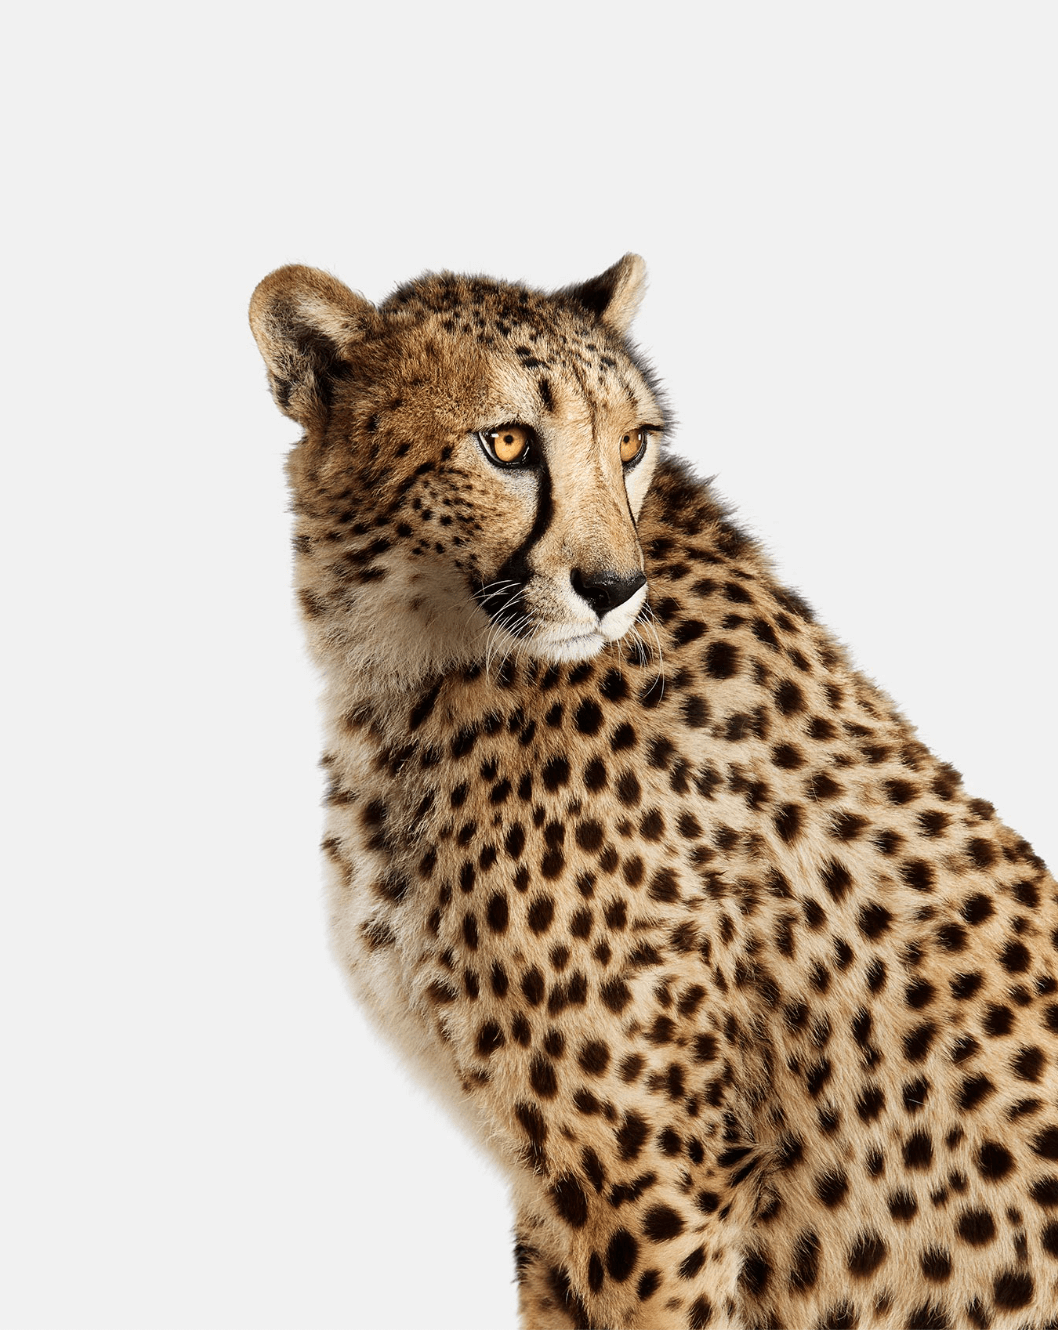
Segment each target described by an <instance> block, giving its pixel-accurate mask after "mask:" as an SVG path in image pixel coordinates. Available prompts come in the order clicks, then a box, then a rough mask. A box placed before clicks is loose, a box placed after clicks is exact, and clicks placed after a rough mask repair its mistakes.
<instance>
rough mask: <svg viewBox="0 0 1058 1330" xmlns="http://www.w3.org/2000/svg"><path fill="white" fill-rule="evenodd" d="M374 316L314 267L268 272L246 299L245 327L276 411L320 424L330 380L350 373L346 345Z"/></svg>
mask: <svg viewBox="0 0 1058 1330" xmlns="http://www.w3.org/2000/svg"><path fill="white" fill-rule="evenodd" d="M377 318H378V313H377V311H376V309H375V307H374V305H372V304H371V303H370V301H368V300H365V299H364V297H363V296H360V295H357V294H356V292H355V291H350V290H349V288H348V287H347V286H345V285H343V284H342V283H341V282H339V281H338V280H337V278H334V277H331V276H330V275H329V274H328V273H325V272H320V270H319V269H318V268H305V267H302V266H301V265H300V264H290V265H289V266H287V267H285V268H277V269H276V271H275V272H273V273H269V275H268V276H267V277H266V278H265V279H264V281H263V282H261V283H260V284H259V286H258V287H257V290H256V291H254V293H253V296H252V298H251V300H250V328H251V329H252V331H253V335H254V337H255V339H256V341H257V345H258V346H259V347H260V350H261V355H262V356H264V362H265V365H266V366H267V368H268V380H269V383H270V384H271V388H272V396H273V397H274V398H275V400H276V405H277V406H278V407H279V409H280V411H282V412H283V413H284V415H288V416H290V417H291V418H292V419H293V420H296V421H297V422H298V424H299V425H302V426H303V427H304V428H306V429H308V428H310V427H311V426H313V425H319V424H321V423H322V421H323V420H324V419H325V417H326V414H327V410H328V408H329V406H330V402H331V397H332V394H333V389H334V384H335V382H336V381H337V380H339V379H343V378H348V376H349V374H350V373H351V369H352V367H351V365H350V364H349V360H348V351H349V349H350V347H351V346H352V345H353V344H354V343H355V342H357V341H358V340H359V339H360V338H362V337H363V335H364V333H365V332H366V331H367V330H368V329H369V328H370V327H371V326H372V325H373V324H374V322H375V321H376V320H377Z"/></svg>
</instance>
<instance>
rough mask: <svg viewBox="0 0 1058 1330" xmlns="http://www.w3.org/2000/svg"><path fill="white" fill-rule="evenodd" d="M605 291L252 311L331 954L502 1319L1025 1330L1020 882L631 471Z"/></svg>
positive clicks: (286, 275)
mask: <svg viewBox="0 0 1058 1330" xmlns="http://www.w3.org/2000/svg"><path fill="white" fill-rule="evenodd" d="M641 283H642V265H641V261H640V260H638V259H636V258H635V257H634V256H628V257H626V258H625V259H623V260H622V261H621V262H620V263H619V264H617V265H615V267H614V268H612V269H610V270H609V271H608V272H607V273H604V274H603V275H602V276H601V277H599V278H596V279H594V280H593V281H591V282H588V283H585V284H584V285H583V286H580V287H573V288H569V289H567V290H565V291H560V292H557V293H554V294H550V295H545V294H541V293H539V292H535V291H530V290H527V289H524V288H522V287H518V286H511V285H506V284H504V283H501V282H494V281H490V280H486V279H482V278H464V277H455V276H452V275H449V274H442V275H439V276H426V277H423V278H421V279H419V280H418V281H415V282H412V283H411V284H409V285H407V286H405V287H402V288H401V289H400V290H398V291H397V292H396V294H395V295H393V296H391V297H390V298H389V299H388V300H387V301H386V302H384V303H383V304H382V305H380V306H378V307H377V308H376V307H374V306H372V305H371V304H369V303H368V302H367V301H366V300H364V299H363V298H362V297H360V296H357V295H354V294H353V293H352V292H350V291H349V290H348V289H347V288H345V287H344V286H342V285H341V284H340V283H338V282H336V281H335V280H334V279H333V278H330V277H328V276H326V275H325V274H322V273H318V272H315V271H313V270H310V269H305V268H287V269H282V270H280V271H279V272H277V273H274V274H273V275H272V276H271V277H269V278H267V279H266V280H265V281H264V282H263V283H262V284H261V286H260V287H259V288H258V291H257V292H256V293H255V296H254V301H253V305H252V310H251V317H252V322H253V326H254V331H255V334H256V336H257V338H258V341H259V344H260V346H261V349H262V352H263V354H264V357H265V360H266V363H267V365H268V369H269V374H270V378H271V382H272V386H273V391H274V393H275V396H276V400H277V402H278V403H279V405H280V407H281V408H282V409H283V410H284V411H286V412H287V414H289V415H291V416H292V417H293V418H294V419H295V420H297V421H298V422H299V423H300V424H301V425H302V426H303V428H304V431H305V434H304V437H303V438H302V440H301V441H300V443H299V444H298V446H297V447H296V448H295V450H294V452H293V453H292V455H291V458H290V463H289V474H290V482H291V488H292V491H293V498H294V510H295V513H296V535H295V551H296V580H297V588H298V594H299V596H300V599H301V605H302V608H303V610H304V615H305V622H306V626H307V630H308V635H309V640H310V643H311V646H312V649H313V652H314V654H315V657H316V659H317V661H318V662H319V665H320V667H321V669H322V671H323V674H324V677H325V680H326V696H325V715H326V735H327V738H326V751H325V754H324V757H323V764H324V766H325V767H326V769H327V773H328V777H329V791H328V794H327V806H328V807H327V827H326V834H325V839H324V842H323V849H324V853H325V856H326V860H327V863H328V873H329V881H330V913H331V921H332V926H333V937H334V944H335V948H336V950H337V953H338V955H339V957H340V959H341V963H342V965H343V967H344V968H345V970H346V972H347V974H348V976H349V979H350V982H351V984H352V986H353V988H354V990H355V992H356V993H357V995H358V997H359V998H360V1000H361V1001H362V1002H363V1003H364V1004H365V1005H366V1007H367V1009H368V1010H369V1011H370V1012H371V1013H372V1015H373V1017H374V1019H375V1020H376V1022H377V1023H378V1024H379V1026H380V1027H381V1028H383V1029H384V1030H385V1031H386V1033H387V1034H388V1035H389V1036H390V1037H391V1038H392V1039H393V1040H394V1041H395V1042H396V1043H397V1045H398V1046H399V1047H400V1048H401V1050H402V1051H403V1053H404V1055H405V1056H406V1058H408V1059H409V1060H410V1061H411V1062H412V1063H413V1064H415V1066H416V1067H417V1068H418V1070H419V1071H420V1073H421V1074H422V1075H423V1076H424V1077H426V1078H427V1079H428V1080H429V1081H430V1082H431V1083H432V1084H433V1086H434V1087H435V1088H436V1089H437V1091H438V1092H439V1093H440V1094H441V1095H442V1096H444V1097H445V1098H446V1099H447V1100H448V1102H449V1103H450V1104H451V1105H452V1106H453V1108H454V1109H455V1111H456V1112H457V1113H458V1114H460V1115H461V1116H462V1118H463V1119H464V1120H465V1122H466V1123H467V1125H468V1127H469V1129H470V1130H471V1131H472V1132H473V1133H474V1134H475V1135H476V1136H477V1137H478V1138H479V1139H481V1140H483V1141H485V1142H487V1143H488V1145H489V1147H490V1148H491V1149H492V1150H493V1152H494V1153H495V1155H496V1156H497V1158H498V1159H499V1160H500V1161H501V1163H502V1165H503V1166H504V1167H505V1168H506V1170H507V1172H508V1175H509V1177H510V1181H511V1187H512V1192H513V1196H514V1200H515V1205H516V1210H517V1246H516V1267H517V1273H518V1278H519V1281H520V1288H521V1318H522V1325H523V1327H526V1328H529V1327H532V1330H546V1328H549V1327H564V1328H565V1330H569V1327H595V1328H596V1330H600V1328H601V1327H650V1328H651V1330H663V1328H664V1327H681V1328H682V1330H701V1328H702V1327H716V1328H717V1330H721V1328H723V1327H739V1328H740V1330H764V1327H786V1328H787V1330H802V1328H807V1327H812V1328H816V1327H818V1330H823V1328H824V1327H848V1328H849V1330H851V1328H852V1327H857V1328H862V1330H866V1328H867V1327H886V1328H887V1330H888V1328H889V1327H906V1328H907V1330H915V1328H925V1327H932V1328H934V1330H942V1328H943V1330H956V1328H961V1327H973V1330H1015V1328H1019V1327H1030V1328H1031V1330H1043V1328H1044V1327H1050V1328H1051V1330H1055V1327H1058V1070H1056V1065H1058V978H1056V973H1058V893H1056V890H1055V882H1054V880H1053V879H1052V878H1051V877H1050V876H1049V875H1048V873H1047V871H1046V869H1045V867H1044V865H1043V864H1042V863H1041V861H1040V860H1039V859H1038V858H1037V857H1036V856H1035V855H1034V854H1033V852H1032V850H1031V848H1030V846H1029V845H1028V844H1027V843H1026V842H1025V841H1024V840H1022V839H1020V838H1019V837H1018V836H1016V835H1015V834H1013V833H1012V832H1010V831H1009V830H1008V829H1007V828H1006V827H1005V826H1003V825H1002V824H1001V823H1000V822H999V821H998V820H997V818H996V816H995V813H994V810H993V809H992V806H991V805H990V804H988V803H986V802H985V801H983V800H981V799H976V798H971V797H970V796H969V795H968V794H967V793H966V792H965V791H964V790H963V788H962V784H961V781H960V778H959V776H958V774H957V773H956V772H955V771H953V770H952V769H951V768H950V767H948V766H946V765H945V764H943V763H942V762H940V761H938V760H937V759H936V758H935V757H934V756H933V755H932V754H931V753H930V752H929V751H928V750H927V749H926V748H925V747H924V745H923V744H922V743H921V742H920V741H919V740H918V739H917V738H916V736H915V733H914V731H913V730H912V728H911V727H910V726H909V725H908V724H907V722H906V721H905V720H904V719H903V718H902V717H901V716H900V715H898V714H897V712H896V711H895V710H894V709H893V706H892V704H891V703H890V701H889V700H888V699H887V698H886V697H885V696H884V695H883V694H882V693H880V692H879V691H878V689H877V688H875V687H874V685H873V684H872V683H871V682H870V681H869V680H867V679H865V678H864V677H863V676H862V675H860V674H858V673H856V672H855V671H854V670H853V669H852V667H851V666H850V664H849V662H848V661H847V659H846V657H845V655H844V653H843V652H842V650H841V649H840V647H839V646H837V645H836V644H835V642H834V641H833V639H832V638H831V637H830V636H829V635H828V633H827V632H826V630H825V629H824V628H823V627H821V626H820V625H819V624H818V623H817V622H816V621H815V619H814V617H813V614H812V612H811V610H810V609H809V607H808V606H807V605H806V604H805V603H804V601H802V600H801V599H800V597H799V596H797V595H796V594H794V593H793V592H791V591H789V590H787V589H786V588H784V587H783V586H782V585H781V583H779V582H778V581H777V580H776V578H775V576H774V574H773V572H772V570H771V568H770V566H769V564H768V562H767V560H766V559H765V558H764V556H763V555H762V553H761V551H760V550H759V549H758V548H757V547H756V546H755V545H754V544H753V543H752V542H751V541H750V540H749V539H747V538H746V537H745V536H744V535H743V534H742V533H741V532H740V531H739V530H738V529H737V528H736V527H735V526H734V525H732V523H731V522H730V521H729V520H728V518H727V516H726V515H725V513H724V511H723V509H722V507H721V506H720V505H719V504H718V502H717V501H716V499H715V498H714V496H713V495H712V494H711V492H710V490H709V488H708V486H707V485H705V484H703V483H702V482H701V481H699V480H697V479H696V478H694V477H693V476H692V475H691V474H690V473H689V472H688V470H687V469H686V467H685V466H684V465H683V464H682V463H680V462H679V461H678V460H677V459H675V458H674V457H672V456H671V455H668V454H666V453H665V452H664V451H663V450H662V447H661V439H660V427H661V426H663V424H664V416H663V404H662V403H661V401H660V400H659V397H658V393H657V389H656V386H655V383H654V380H653V377H652V375H651V374H650V372H649V370H648V369H647V368H646V367H645V366H644V364H643V363H642V361H641V359H640V358H639V357H638V356H637V354H636V353H635V351H634V349H633V348H632V347H631V346H630V344H629V343H628V341H627V329H628V326H629V323H630V320H631V317H632V314H633V313H634V310H635V307H636V304H637V302H638V298H639V293H640V290H641ZM513 423H519V424H520V425H521V426H523V427H524V428H526V429H527V430H530V431H531V432H532V435H533V438H534V439H535V441H536V448H537V452H536V455H535V457H534V459H533V466H532V467H523V468H520V469H518V470H517V471H511V470H508V469H504V468H503V467H502V466H499V465H497V464H496V461H495V459H494V458H490V456H489V454H488V450H487V437H488V434H487V432H488V431H489V430H490V429H495V428H498V427H500V426H503V425H511V424H513ZM643 427H652V428H650V429H648V430H647V432H646V434H645V435H644V438H645V446H644V450H643V452H642V455H641V456H640V457H638V459H637V460H636V461H635V462H634V464H633V465H632V466H631V467H630V468H626V467H625V466H623V465H622V463H621V460H620V455H619V448H620V441H621V439H622V438H624V437H626V436H627V435H628V433H629V431H633V432H634V431H635V430H637V429H640V428H643ZM641 571H642V573H645V575H646V582H647V590H646V591H643V590H642V589H641V588H640V587H639V582H640V581H641V580H642V579H641V577H640V576H639V574H640V572H641ZM614 587H617V588H618V590H616V591H615V590H614ZM578 588H579V590H578ZM645 596H646V597H647V599H644V597H645ZM468 1277H471V1272H469V1271H468Z"/></svg>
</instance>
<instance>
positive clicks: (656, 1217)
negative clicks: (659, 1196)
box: [643, 1205, 683, 1242]
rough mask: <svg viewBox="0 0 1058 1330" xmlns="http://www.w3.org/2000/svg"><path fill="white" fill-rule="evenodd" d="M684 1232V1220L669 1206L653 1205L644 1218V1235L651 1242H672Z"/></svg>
mask: <svg viewBox="0 0 1058 1330" xmlns="http://www.w3.org/2000/svg"><path fill="white" fill-rule="evenodd" d="M682 1232H683V1220H682V1219H681V1218H680V1216H679V1214H678V1213H677V1211H675V1210H673V1208H672V1207H671V1206H669V1205H652V1206H651V1207H650V1209H649V1210H648V1211H647V1212H646V1214H645V1215H644V1216H643V1234H644V1236H645V1237H647V1238H649V1240H650V1241H651V1242H670V1241H671V1240H672V1239H673V1238H678V1237H679V1236H680V1234H681V1233H682Z"/></svg>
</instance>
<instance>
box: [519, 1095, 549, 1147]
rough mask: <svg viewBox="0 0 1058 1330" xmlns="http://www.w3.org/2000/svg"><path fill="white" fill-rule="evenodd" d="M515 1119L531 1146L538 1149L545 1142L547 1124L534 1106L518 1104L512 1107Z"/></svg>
mask: <svg viewBox="0 0 1058 1330" xmlns="http://www.w3.org/2000/svg"><path fill="white" fill-rule="evenodd" d="M514 1114H515V1117H516V1118H517V1119H518V1121H519V1122H520V1123H521V1125H522V1129H523V1130H524V1132H525V1134H526V1135H527V1136H528V1137H529V1140H530V1142H531V1144H532V1145H534V1146H536V1147H537V1148H539V1147H540V1146H542V1145H543V1144H544V1142H545V1141H546V1140H547V1123H546V1122H545V1121H544V1119H543V1117H542V1116H541V1113H540V1110H539V1109H538V1108H537V1107H536V1105H535V1104H525V1103H519V1104H515V1106H514Z"/></svg>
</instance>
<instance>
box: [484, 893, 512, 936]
mask: <svg viewBox="0 0 1058 1330" xmlns="http://www.w3.org/2000/svg"><path fill="white" fill-rule="evenodd" d="M509 916H510V912H509V910H508V908H507V897H506V896H504V895H502V894H501V893H500V892H496V893H495V894H494V895H492V896H490V897H489V903H488V905H487V906H486V910H485V919H486V922H487V923H488V926H489V928H491V929H492V931H493V932H494V933H505V932H506V931H507V922H508V919H509Z"/></svg>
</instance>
